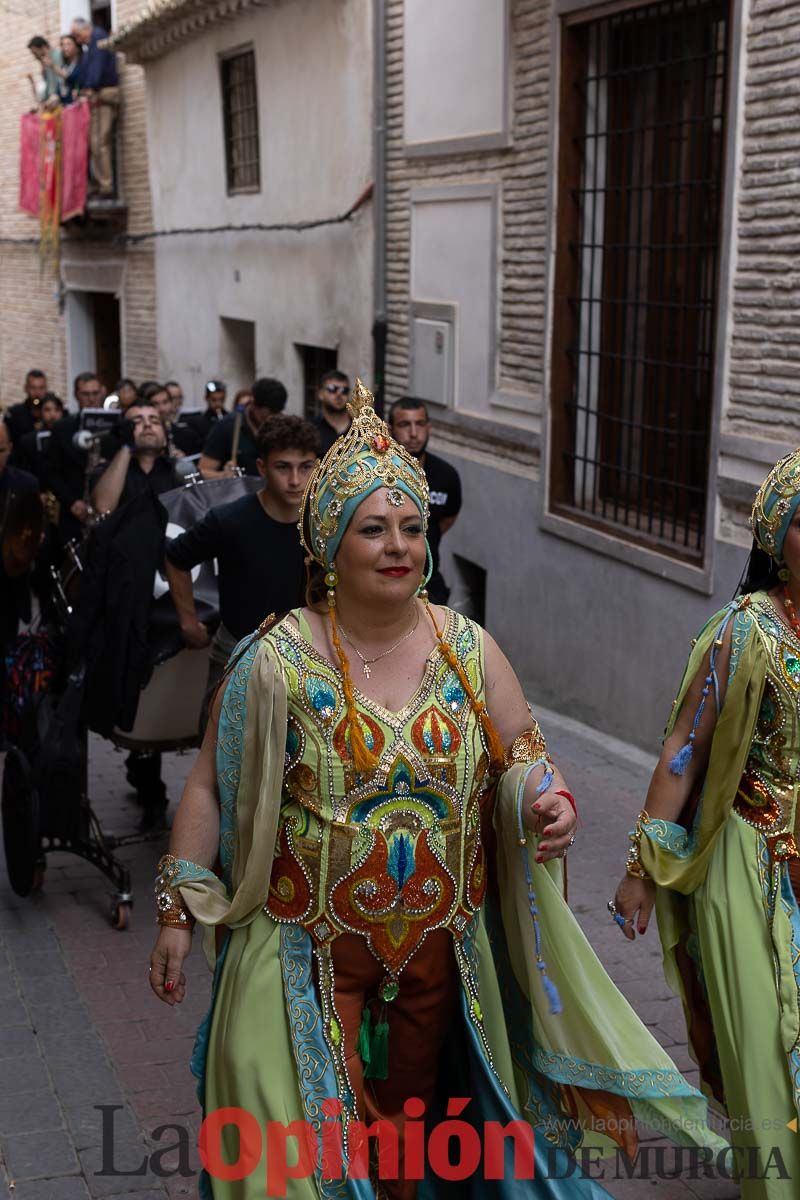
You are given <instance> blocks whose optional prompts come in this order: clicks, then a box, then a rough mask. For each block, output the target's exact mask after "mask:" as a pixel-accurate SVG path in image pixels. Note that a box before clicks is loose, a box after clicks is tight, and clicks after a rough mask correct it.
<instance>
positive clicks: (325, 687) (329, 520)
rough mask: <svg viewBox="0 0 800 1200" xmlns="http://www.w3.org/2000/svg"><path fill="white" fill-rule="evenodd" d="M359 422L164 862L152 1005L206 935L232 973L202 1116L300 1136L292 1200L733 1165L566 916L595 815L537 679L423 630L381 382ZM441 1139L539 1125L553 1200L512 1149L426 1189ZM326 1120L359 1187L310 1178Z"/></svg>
mask: <svg viewBox="0 0 800 1200" xmlns="http://www.w3.org/2000/svg"><path fill="white" fill-rule="evenodd" d="M350 409H351V413H352V416H353V424H352V427H351V429H350V431H349V432H348V433H347V434H346V435H343V436H342V437H340V438H339V439H338V440H337V441H336V442H335V444H334V445H333V447H332V448H331V449H330V450H329V451H328V453H327V454H326V455H325V458H324V459H323V461H322V462H321V464H320V465H319V466H318V468H317V470H316V471H315V473H314V475H313V476H312V478H311V480H310V481H309V485H308V488H307V490H306V494H305V498H304V501H303V506H302V520H301V531H302V537H303V542H304V545H305V547H306V549H307V551H308V555H309V564H310V569H309V607H308V608H304V609H300V610H295V611H293V612H291V613H289V614H288V615H287V616H285V617H284V618H283V619H281V620H278V621H275V620H274V619H270V620H268V621H266V622H265V623H264V625H262V627H261V629H260V630H259V631H258V633H257V634H256V636H255V637H254V638H253V639H251V640H249V641H246V642H245V643H243V644H242V645H241V646H240V647H239V648H237V651H236V652H235V653H234V656H233V659H232V664H233V665H232V667H231V668H229V675H228V678H227V682H226V686H225V688H224V694H222V695H221V696H218V698H217V701H216V703H215V705H214V706H213V720H212V722H211V723H210V725H209V730H208V732H207V734H206V738H205V741H204V744H203V748H202V750H201V752H200V755H199V757H198V761H197V763H196V765H195V767H194V769H193V771H192V774H191V775H190V778H189V780H188V782H187V786H186V791H185V793H184V797H183V800H182V802H181V806H180V809H179V811H178V814H177V816H176V819H175V823H174V826H173V831H172V841H171V850H172V853H171V854H170V855H167V856H165V858H164V859H162V861H161V863H160V864H159V876H158V879H157V883H156V892H157V899H158V908H159V923H160V924H161V925H162V929H161V931H160V934H159V938H158V941H157V943H156V946H155V949H154V951H153V955H152V958H151V964H152V965H151V983H152V986H153V988H154V990H155V992H156V994H157V995H158V996H159V997H160V998H161V999H163V1000H165V1001H167V1002H169V1003H175V1002H179V1001H180V1000H181V999H182V998H183V995H184V991H185V979H184V976H183V974H182V971H181V965H182V962H183V960H184V958H185V956H186V954H187V953H188V951H189V948H190V943H191V925H192V923H193V920H194V919H196V920H197V921H199V922H200V923H201V924H202V925H203V926H204V927H205V929H206V932H207V933H210V934H211V938H210V947H209V948H210V950H211V953H212V955H213V954H214V951H215V948H216V951H217V953H216V974H215V986H214V997H213V1002H212V1008H211V1011H210V1013H209V1017H208V1018H207V1020H206V1022H205V1023H204V1025H203V1026H201V1030H200V1033H199V1035H198V1042H197V1046H196V1051H195V1060H194V1068H195V1071H196V1073H197V1074H198V1076H199V1078H200V1095H201V1100H202V1103H203V1107H204V1111H205V1113H206V1114H213V1113H214V1112H215V1111H217V1110H219V1109H222V1108H238V1109H240V1110H241V1109H243V1110H246V1111H247V1112H248V1113H250V1114H252V1116H253V1118H254V1120H255V1121H257V1126H256V1128H258V1127H260V1128H261V1129H263V1128H264V1126H265V1124H268V1123H270V1122H282V1123H283V1124H284V1125H286V1124H288V1123H289V1122H297V1123H298V1125H297V1126H293V1128H294V1129H296V1128H299V1127H300V1123H301V1122H305V1125H304V1126H303V1129H304V1130H308V1131H309V1135H310V1137H311V1139H312V1141H311V1147H312V1151H313V1163H311V1165H309V1164H308V1163H306V1164H305V1167H307V1169H304V1163H303V1161H302V1152H301V1158H300V1159H299V1160H298V1162H297V1164H296V1175H297V1176H298V1177H297V1178H293V1179H292V1180H291V1181H290V1183H289V1192H288V1194H289V1195H290V1196H291V1197H292V1198H293V1200H301V1198H302V1200H306V1198H308V1200H312V1198H317V1197H347V1198H353V1200H372V1198H373V1197H379V1196H383V1195H385V1196H388V1197H391V1198H392V1200H395V1198H396V1200H411V1198H413V1197H414V1196H416V1195H419V1196H420V1198H423V1197H425V1198H429V1197H439V1196H444V1195H448V1194H450V1190H452V1188H453V1187H455V1189H456V1193H455V1194H457V1195H459V1196H469V1195H473V1194H474V1195H476V1196H477V1195H480V1196H484V1195H487V1194H492V1195H496V1196H503V1197H506V1196H507V1197H512V1196H513V1197H523V1196H524V1197H532V1198H544V1197H547V1198H553V1200H555V1198H558V1200H572V1198H573V1197H574V1198H575V1200H577V1198H579V1197H581V1198H585V1200H598V1198H599V1197H600V1196H605V1195H606V1193H605V1191H604V1190H603V1189H602V1188H600V1187H599V1185H597V1184H596V1183H594V1182H592V1181H591V1180H590V1179H588V1178H587V1177H585V1176H584V1175H583V1174H582V1173H581V1171H580V1169H578V1168H576V1166H575V1162H574V1161H573V1160H572V1159H571V1158H570V1157H569V1155H570V1153H571V1152H574V1151H576V1150H577V1148H578V1147H579V1145H580V1144H581V1142H582V1141H583V1139H584V1137H587V1136H588V1137H589V1141H590V1142H591V1144H592V1145H596V1146H601V1147H603V1148H605V1149H608V1148H609V1147H612V1148H613V1146H614V1144H615V1143H616V1144H618V1145H621V1146H623V1147H624V1149H625V1150H626V1151H627V1152H629V1153H633V1152H635V1148H636V1119H638V1118H642V1119H643V1120H645V1121H647V1122H648V1123H649V1124H650V1125H652V1126H655V1127H657V1128H660V1129H663V1130H665V1131H666V1132H667V1133H668V1134H669V1135H670V1136H672V1137H673V1138H674V1140H676V1141H679V1142H681V1143H682V1144H686V1145H704V1146H712V1147H716V1146H718V1144H719V1143H718V1140H717V1139H716V1138H715V1137H714V1135H713V1134H712V1133H711V1132H710V1131H709V1130H708V1128H707V1127H706V1125H705V1114H706V1107H705V1101H704V1100H703V1098H702V1097H701V1096H700V1094H699V1093H698V1092H696V1091H695V1090H694V1089H693V1088H691V1087H690V1086H689V1085H688V1084H687V1083H686V1081H685V1080H684V1079H683V1078H682V1077H681V1075H680V1074H679V1073H678V1072H677V1070H676V1069H675V1067H674V1065H673V1064H672V1062H671V1061H670V1059H669V1058H668V1057H667V1056H666V1054H665V1053H664V1052H663V1050H662V1049H661V1047H660V1046H659V1045H658V1044H657V1043H656V1042H655V1041H654V1040H653V1038H652V1037H651V1036H650V1035H649V1034H648V1033H647V1031H646V1030H645V1028H644V1027H643V1026H642V1025H641V1024H640V1022H639V1021H638V1019H637V1018H636V1017H635V1015H634V1014H633V1012H632V1010H631V1009H630V1008H629V1006H628V1005H627V1003H626V1001H625V1000H624V999H623V997H622V996H621V995H620V994H619V993H618V992H617V991H616V989H615V988H614V986H613V984H612V983H611V981H610V980H609V979H608V977H607V976H606V974H605V972H604V971H603V969H602V967H601V966H600V964H599V962H598V961H597V959H596V958H595V956H594V954H593V953H592V951H591V949H590V947H589V945H588V943H587V942H586V940H585V938H584V937H583V934H582V933H581V931H580V929H579V927H578V925H577V923H576V922H575V920H574V918H573V917H572V915H571V913H570V911H569V909H568V907H567V905H566V903H565V901H564V898H563V892H562V872H563V863H562V858H561V855H563V853H564V851H565V849H566V848H567V846H568V845H570V844H571V841H572V840H573V830H574V827H575V821H576V818H575V813H574V801H573V800H572V797H571V796H570V794H569V792H568V791H567V789H566V786H565V784H564V781H563V779H562V778H561V776H560V775H559V773H558V771H557V769H556V768H555V767H554V766H553V765H552V763H551V761H550V759H549V757H548V755H547V750H546V746H545V743H544V739H543V738H542V735H541V733H540V731H539V729H538V726H537V725H536V722H535V721H534V720H533V718H532V716H531V714H530V710H529V709H528V707H527V705H526V703H525V700H524V698H523V695H522V691H521V688H520V686H519V683H518V682H517V679H516V676H515V675H514V673H513V671H512V669H511V667H510V666H509V664H508V662H507V661H506V659H505V658H504V657H503V655H502V653H501V652H500V650H499V649H498V648H497V646H496V645H495V643H494V642H493V641H492V639H491V638H490V637H489V636H488V635H487V634H485V633H484V632H483V630H481V629H480V628H479V627H478V626H476V625H475V624H474V623H473V622H472V621H470V620H467V619H466V618H464V617H462V616H459V615H458V614H457V613H455V612H452V611H450V610H447V609H439V608H434V607H433V606H429V605H428V604H427V598H426V596H425V593H424V585H425V577H426V571H427V570H429V566H430V557H429V554H428V553H427V542H426V537H425V530H426V522H427V517H428V493H427V484H426V482H425V477H424V474H423V472H422V470H421V468H420V465H419V463H418V462H417V461H416V459H414V458H412V457H411V456H410V455H409V454H408V453H407V452H406V451H405V450H404V449H403V448H402V447H401V446H399V445H398V444H397V443H396V442H394V441H393V440H392V439H391V438H390V437H389V434H388V430H387V428H386V426H385V425H384V424H383V422H382V421H381V420H379V418H378V417H377V416H376V414H375V412H374V411H373V408H372V397H371V396H370V394H369V392H367V391H366V390H365V389H364V388H363V387H362V386H361V385H360V384H359V385H358V387H357V388H356V391H355V392H354V395H353V401H352V404H351V406H350ZM255 552H257V547H254V553H255ZM489 710H491V717H490V716H489ZM212 868H214V869H212ZM215 932H216V933H217V934H219V936H218V937H217V938H216V947H215V938H214V934H215ZM455 1097H468V1098H469V1101H468V1102H467V1101H465V1100H462V1101H460V1102H459V1101H455V1100H453V1098H455ZM449 1101H452V1104H453V1105H454V1107H450V1108H448V1102H449ZM465 1105H466V1108H465ZM447 1113H449V1116H450V1117H451V1118H452V1117H453V1116H458V1118H459V1120H460V1121H461V1122H466V1123H467V1128H468V1131H469V1132H470V1133H472V1131H473V1130H477V1131H483V1129H484V1122H487V1121H488V1122H499V1123H501V1124H502V1125H505V1124H506V1123H507V1122H510V1121H515V1120H517V1121H518V1122H519V1126H520V1127H521V1128H522V1130H523V1132H524V1134H526V1135H527V1138H528V1149H529V1150H530V1154H531V1160H532V1159H533V1156H534V1155H535V1179H534V1180H533V1181H531V1179H530V1172H528V1175H527V1178H518V1179H516V1178H515V1175H514V1172H515V1159H514V1139H513V1138H511V1139H509V1140H507V1142H506V1146H505V1149H504V1150H501V1152H500V1153H499V1157H498V1155H497V1154H495V1155H494V1159H493V1163H494V1166H493V1167H492V1164H490V1163H489V1158H490V1157H491V1156H490V1154H489V1148H488V1143H487V1147H486V1156H485V1158H484V1164H483V1166H482V1167H481V1168H478V1167H477V1165H474V1166H473V1167H472V1169H471V1170H469V1172H468V1175H469V1178H468V1179H465V1180H463V1181H460V1182H459V1183H457V1184H455V1185H454V1184H452V1183H446V1182H444V1181H443V1180H441V1179H439V1178H436V1177H435V1175H436V1170H429V1171H428V1173H427V1174H426V1177H425V1179H424V1181H423V1182H420V1183H419V1184H417V1182H416V1180H419V1179H421V1171H420V1170H419V1164H418V1158H417V1151H416V1149H414V1155H413V1157H414V1163H415V1164H416V1165H412V1164H411V1157H412V1152H411V1150H410V1149H409V1147H410V1145H411V1142H410V1141H409V1140H408V1139H409V1138H410V1136H411V1135H410V1133H409V1129H410V1127H411V1126H410V1123H409V1122H408V1121H407V1120H406V1118H413V1119H414V1120H415V1121H416V1122H417V1124H416V1126H415V1128H417V1129H418V1128H421V1126H420V1124H419V1120H420V1119H421V1118H422V1117H423V1116H424V1117H425V1118H426V1120H427V1122H428V1125H427V1128H428V1130H431V1128H432V1126H433V1125H434V1124H435V1123H436V1122H437V1121H438V1120H441V1119H442V1118H443V1117H444V1116H445V1115H447ZM331 1117H334V1118H335V1119H336V1121H337V1122H338V1123H339V1124H338V1126H337V1128H338V1130H339V1133H340V1135H341V1138H342V1143H343V1152H344V1158H345V1162H346V1163H349V1164H350V1170H349V1172H348V1174H347V1177H346V1178H338V1179H327V1178H325V1176H326V1175H328V1174H335V1171H329V1170H328V1169H327V1168H326V1167H325V1163H324V1162H322V1163H321V1164H320V1163H318V1162H317V1161H316V1159H317V1155H316V1147H317V1146H318V1144H319V1143H318V1140H317V1139H318V1138H319V1137H320V1135H322V1137H323V1138H324V1137H325V1130H326V1129H328V1130H329V1127H330V1124H331ZM378 1118H381V1119H382V1120H383V1121H384V1122H388V1124H389V1127H390V1129H391V1131H392V1133H393V1135H394V1136H395V1137H396V1138H397V1142H398V1145H399V1147H400V1164H401V1170H400V1177H399V1178H398V1177H397V1172H396V1171H395V1170H394V1168H393V1167H392V1166H391V1164H390V1166H389V1169H388V1170H387V1171H386V1172H385V1174H386V1175H387V1176H388V1177H387V1178H381V1180H380V1181H379V1182H376V1180H375V1174H374V1172H375V1170H376V1166H375V1161H374V1156H373V1159H372V1161H371V1163H370V1170H371V1172H372V1174H371V1176H369V1177H364V1172H363V1171H361V1172H360V1173H361V1175H362V1177H361V1178H358V1177H356V1176H357V1175H358V1174H359V1172H358V1171H356V1170H355V1163H356V1160H357V1159H358V1155H359V1143H358V1133H359V1125H358V1122H359V1121H365V1120H366V1121H368V1122H373V1121H375V1120H376V1119H378ZM457 1124H458V1123H457V1122H453V1121H452V1120H451V1121H450V1123H449V1129H450V1130H451V1131H452V1129H453V1127H454V1125H457ZM440 1128H441V1129H442V1131H443V1133H444V1132H446V1131H447V1130H448V1125H447V1124H443V1125H441V1127H440ZM461 1129H462V1132H463V1129H464V1125H461ZM231 1132H232V1131H231V1130H230V1129H227V1130H226V1131H224V1134H223V1142H224V1143H225V1145H226V1146H227V1145H228V1143H227V1142H226V1141H225V1138H226V1137H227V1135H228V1134H230V1133H231ZM518 1132H519V1127H518ZM435 1136H436V1134H435V1132H434V1134H433V1136H432V1137H431V1140H430V1142H429V1161H430V1163H431V1164H433V1159H434V1157H435V1156H434V1145H435V1143H434V1137H435ZM472 1136H473V1137H475V1136H477V1135H476V1134H474V1133H473V1134H472ZM467 1140H468V1139H467ZM246 1142H247V1138H246V1137H245V1139H244V1141H243V1142H242V1143H241V1146H240V1150H241V1153H242V1155H243V1156H244V1155H245V1151H246V1152H247V1154H248V1155H250V1156H251V1158H252V1161H253V1162H259V1161H261V1165H260V1167H259V1168H258V1170H256V1171H255V1172H253V1173H251V1174H250V1175H249V1176H248V1177H247V1178H246V1179H243V1180H239V1181H236V1180H223V1179H221V1178H218V1177H215V1178H213V1181H212V1180H210V1179H208V1178H207V1177H206V1178H205V1180H204V1183H203V1187H204V1188H205V1189H206V1191H205V1193H204V1194H205V1195H208V1196H210V1195H213V1197H214V1198H215V1200H244V1198H247V1200H250V1198H251V1197H256V1196H259V1195H263V1194H264V1170H265V1167H264V1164H263V1160H261V1144H260V1141H259V1139H258V1137H257V1135H256V1134H253V1137H252V1144H251V1145H249V1146H247V1145H245V1143H246ZM446 1144H447V1142H446V1138H445V1139H444V1145H445V1146H446ZM464 1144H466V1143H465V1141H464V1139H462V1146H463V1145H464ZM235 1145H236V1144H235V1142H234V1143H233V1145H232V1146H231V1147H230V1153H231V1155H232V1158H231V1161H235V1160H236V1157H237V1150H236V1148H235ZM414 1145H415V1147H416V1145H417V1143H416V1140H415V1142H414ZM441 1145H442V1142H441V1140H440V1143H439V1148H440V1150H441ZM470 1152H471V1151H470ZM266 1157H267V1160H269V1152H267V1155H266ZM442 1161H443V1160H442V1155H441V1154H439V1155H438V1158H437V1163H438V1167H437V1169H438V1170H439V1173H440V1174H441V1169H440V1168H441V1165H442ZM487 1164H488V1166H489V1168H491V1169H493V1170H494V1172H495V1174H496V1175H499V1176H500V1178H498V1179H495V1180H492V1181H491V1182H490V1181H488V1180H487V1179H485V1178H483V1174H484V1172H485V1171H486V1170H487ZM444 1165H445V1170H446V1161H445V1163H444ZM267 1166H269V1161H268V1162H267ZM403 1167H405V1168H406V1172H405V1177H404V1176H403ZM491 1169H490V1172H489V1173H491ZM212 1174H213V1172H212ZM217 1174H218V1173H217ZM300 1176H302V1177H300ZM392 1176H394V1178H392ZM473 1180H474V1182H473Z"/></svg>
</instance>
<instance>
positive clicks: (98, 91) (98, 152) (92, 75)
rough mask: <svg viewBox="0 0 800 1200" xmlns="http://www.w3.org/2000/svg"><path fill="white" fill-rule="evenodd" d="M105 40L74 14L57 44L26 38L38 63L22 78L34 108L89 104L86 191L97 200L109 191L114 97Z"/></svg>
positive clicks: (114, 77)
mask: <svg viewBox="0 0 800 1200" xmlns="http://www.w3.org/2000/svg"><path fill="white" fill-rule="evenodd" d="M107 38H108V33H107V32H106V30H105V29H102V28H101V27H100V26H97V25H92V23H91V21H87V20H86V19H85V18H84V17H76V18H75V20H74V21H73V22H72V26H71V28H70V31H69V33H65V34H63V35H62V37H61V38H60V44H59V45H58V46H51V45H50V43H49V41H48V40H47V38H45V37H42V36H41V35H37V36H36V37H32V38H31V40H30V41H29V42H28V49H29V51H30V52H31V54H32V55H33V57H34V58H35V59H36V62H37V63H38V64H39V77H38V78H35V77H34V76H33V75H29V76H28V79H29V80H30V84H31V90H32V92H33V100H34V103H35V104H36V106H37V107H39V108H41V109H42V110H43V111H51V110H53V109H56V108H58V107H59V106H61V105H64V106H66V105H69V104H73V103H74V102H75V101H76V100H78V99H80V98H81V97H83V98H84V99H86V100H88V102H89V104H90V106H91V124H90V133H89V138H90V155H91V158H90V170H91V178H90V182H89V192H90V194H96V196H97V197H98V198H99V199H109V198H110V197H112V196H113V194H114V161H113V128H114V122H115V121H116V118H117V112H118V110H119V100H120V95H119V74H118V71H117V60H116V57H115V55H114V53H113V51H111V50H109V49H107V48H106V46H105V44H104V43H105V41H106V39H107Z"/></svg>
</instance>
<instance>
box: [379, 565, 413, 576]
mask: <svg viewBox="0 0 800 1200" xmlns="http://www.w3.org/2000/svg"><path fill="white" fill-rule="evenodd" d="M410 571H411V567H382V568H381V571H380V574H381V575H390V576H391V577H392V579H402V577H403V576H404V575H408V574H409V572H410Z"/></svg>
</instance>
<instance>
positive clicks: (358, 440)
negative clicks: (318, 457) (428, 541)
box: [300, 379, 430, 570]
mask: <svg viewBox="0 0 800 1200" xmlns="http://www.w3.org/2000/svg"><path fill="white" fill-rule="evenodd" d="M347 410H348V412H349V413H350V415H351V417H352V418H353V423H352V425H351V426H350V428H349V429H348V431H347V433H343V434H342V435H341V436H340V437H338V438H337V439H336V441H335V442H334V443H333V445H332V446H331V448H330V450H329V451H328V452H327V454H326V455H325V457H324V458H323V459H322V462H320V463H319V465H318V466H317V468H316V470H315V471H314V473H313V474H312V476H311V478H310V479H309V481H308V483H307V485H306V490H305V494H304V496H303V503H302V505H301V508H300V537H301V539H302V542H303V546H304V547H305V549H306V552H307V553H308V554H309V555H310V556H311V558H313V559H314V560H315V561H316V562H318V563H319V564H320V566H322V567H325V569H326V570H330V568H331V567H332V566H333V560H334V558H335V557H336V551H337V550H338V549H339V543H340V542H341V540H342V537H343V536H344V532H345V530H346V529H347V526H348V525H349V524H350V521H351V520H352V518H353V514H354V512H355V511H356V509H357V508H358V506H359V504H360V503H361V501H362V500H366V498H367V496H370V495H371V494H372V493H373V492H374V491H377V490H378V488H386V489H387V493H388V494H387V499H388V501H389V503H390V504H395V505H397V506H398V507H400V506H401V505H403V504H405V498H406V496H408V497H409V499H410V500H411V501H412V502H413V503H414V504H415V505H416V507H417V508H418V509H419V513H420V516H421V518H422V522H423V526H424V528H425V530H426V531H427V527H428V515H429V511H428V505H429V498H430V493H429V489H428V481H427V479H426V478H425V472H424V471H423V469H422V464H421V463H420V462H419V460H418V459H416V458H414V456H413V455H411V454H409V452H408V451H407V450H406V449H405V447H404V446H401V445H400V443H399V442H396V441H395V440H394V438H393V437H392V436H391V434H390V433H389V429H388V427H387V426H386V424H385V423H384V422H383V421H382V420H381V418H380V417H379V416H378V414H377V413H376V412H375V409H374V407H373V397H372V393H371V392H369V391H368V390H367V389H366V388H365V387H364V385H363V383H362V382H361V380H360V379H358V380H356V386H355V387H354V389H353V395H352V398H351V399H350V401H349V402H348V405H347Z"/></svg>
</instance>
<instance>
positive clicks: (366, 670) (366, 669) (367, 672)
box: [364, 663, 369, 679]
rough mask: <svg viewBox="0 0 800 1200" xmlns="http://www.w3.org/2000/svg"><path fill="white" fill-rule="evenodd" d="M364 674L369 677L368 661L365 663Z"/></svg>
mask: <svg viewBox="0 0 800 1200" xmlns="http://www.w3.org/2000/svg"><path fill="white" fill-rule="evenodd" d="M364 675H365V676H366V678H367V679H369V667H368V666H367V664H366V663H364Z"/></svg>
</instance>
